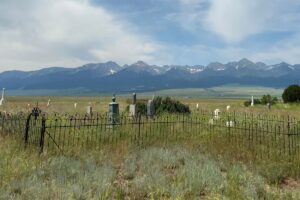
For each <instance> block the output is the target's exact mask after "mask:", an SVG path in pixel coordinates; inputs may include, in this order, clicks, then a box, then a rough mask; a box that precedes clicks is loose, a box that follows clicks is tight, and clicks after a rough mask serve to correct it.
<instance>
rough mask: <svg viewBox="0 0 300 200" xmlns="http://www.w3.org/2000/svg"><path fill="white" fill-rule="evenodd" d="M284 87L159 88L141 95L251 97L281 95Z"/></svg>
mask: <svg viewBox="0 0 300 200" xmlns="http://www.w3.org/2000/svg"><path fill="white" fill-rule="evenodd" d="M282 92H283V89H282V88H279V89H277V88H270V87H260V86H239V85H226V86H220V87H212V88H186V89H169V90H159V91H153V92H145V93H141V95H147V96H151V95H153V94H155V95H161V96H179V97H197V98H243V99H245V98H246V99H249V98H251V96H252V95H253V96H255V97H258V96H262V95H264V94H270V95H272V96H276V97H280V98H281V95H282Z"/></svg>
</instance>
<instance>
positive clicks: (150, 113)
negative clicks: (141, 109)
mask: <svg viewBox="0 0 300 200" xmlns="http://www.w3.org/2000/svg"><path fill="white" fill-rule="evenodd" d="M154 114H155V107H154V103H153V100H149V101H148V103H147V115H148V116H149V117H151V118H152V117H153V116H154Z"/></svg>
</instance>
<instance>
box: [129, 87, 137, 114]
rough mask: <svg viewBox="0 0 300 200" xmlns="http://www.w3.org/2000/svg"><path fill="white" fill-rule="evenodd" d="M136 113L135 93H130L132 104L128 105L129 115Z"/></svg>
mask: <svg viewBox="0 0 300 200" xmlns="http://www.w3.org/2000/svg"><path fill="white" fill-rule="evenodd" d="M135 115H136V93H133V95H132V104H130V105H129V116H130V117H135Z"/></svg>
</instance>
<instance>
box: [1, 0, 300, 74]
mask: <svg viewBox="0 0 300 200" xmlns="http://www.w3.org/2000/svg"><path fill="white" fill-rule="evenodd" d="M244 57H246V58H248V59H251V60H253V61H263V62H266V63H267V64H274V63H278V62H282V61H284V62H288V63H290V64H296V63H300V1H296V0H272V1H271V0H251V1H249V0H27V1H19V0H1V6H0V70H1V71H4V70H8V69H20V70H32V69H38V68H41V67H49V66H65V67H74V66H79V65H81V64H85V63H89V62H106V61H108V60H113V61H116V62H118V63H119V64H131V63H133V62H136V61H137V60H143V61H145V62H148V63H149V64H157V65H164V64H181V65H183V64H189V65H197V64H201V65H206V64H208V63H210V62H215V61H219V62H223V63H226V62H229V61H233V60H239V59H241V58H244Z"/></svg>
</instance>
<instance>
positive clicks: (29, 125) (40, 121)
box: [24, 107, 46, 152]
mask: <svg viewBox="0 0 300 200" xmlns="http://www.w3.org/2000/svg"><path fill="white" fill-rule="evenodd" d="M45 121H46V120H45V117H44V115H42V113H41V110H40V109H39V108H38V107H35V108H33V110H32V112H31V113H30V114H29V115H28V116H27V119H26V124H25V133H24V142H25V146H28V145H30V146H35V147H37V148H40V152H42V151H43V147H44V137H45Z"/></svg>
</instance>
